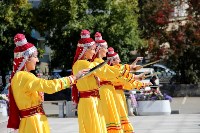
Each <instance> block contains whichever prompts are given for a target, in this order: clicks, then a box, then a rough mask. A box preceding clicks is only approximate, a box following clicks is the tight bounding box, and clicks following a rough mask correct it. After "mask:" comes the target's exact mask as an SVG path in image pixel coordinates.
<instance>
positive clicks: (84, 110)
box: [72, 60, 123, 133]
mask: <svg viewBox="0 0 200 133" xmlns="http://www.w3.org/2000/svg"><path fill="white" fill-rule="evenodd" d="M97 64H99V63H95V62H89V61H86V60H78V61H76V62H75V63H74V65H73V68H72V70H73V73H74V74H77V72H78V71H79V70H82V69H85V68H93V67H94V66H96V65H97ZM122 70H123V69H122ZM121 73H122V71H119V69H113V70H110V69H109V68H108V65H105V66H103V67H101V68H99V69H98V70H96V71H94V72H93V73H92V74H91V75H89V76H86V77H83V78H82V79H79V80H78V81H77V83H76V86H77V89H78V91H79V92H89V91H93V90H96V89H98V87H99V84H98V82H97V79H96V76H97V77H100V78H104V79H107V80H112V79H114V78H116V77H117V76H119V75H120V74H121ZM78 123H79V132H80V133H106V132H107V130H106V127H105V120H104V115H103V113H102V106H101V104H99V99H98V98H97V97H92V96H91V97H88V98H80V99H79V103H78Z"/></svg>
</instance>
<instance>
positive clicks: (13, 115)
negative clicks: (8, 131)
mask: <svg viewBox="0 0 200 133" xmlns="http://www.w3.org/2000/svg"><path fill="white" fill-rule="evenodd" d="M14 42H15V44H16V48H15V49H14V61H13V72H12V75H11V85H10V87H9V120H8V125H7V127H8V128H14V129H19V133H49V132H50V129H49V125H48V121H47V117H46V116H45V112H44V110H43V107H42V105H41V103H42V96H41V93H40V92H45V93H48V94H51V93H55V92H57V91H60V90H63V89H65V88H69V86H72V100H73V101H74V102H75V103H76V104H77V105H78V123H79V132H80V133H134V128H133V126H132V124H131V122H130V121H129V119H128V113H127V112H128V111H127V105H126V99H125V95H124V89H126V90H131V89H135V88H136V89H140V88H141V87H145V86H148V85H151V83H150V82H149V83H143V82H141V79H143V78H145V74H140V75H135V74H133V73H132V72H134V71H136V70H138V69H140V68H142V66H140V65H136V63H137V61H138V60H141V57H139V58H137V59H136V60H135V61H134V62H133V63H132V64H130V65H129V64H120V62H121V61H120V58H119V55H118V54H117V53H116V52H115V51H114V49H113V48H112V47H109V48H108V44H107V42H106V41H105V40H103V39H102V35H101V33H99V32H96V34H95V40H93V39H92V38H90V32H89V31H88V30H82V31H81V39H80V40H79V41H78V44H77V49H76V54H75V57H74V62H73V66H72V72H73V75H71V76H68V77H63V78H59V79H53V80H45V79H41V78H38V77H36V76H35V75H34V74H32V73H30V71H31V70H35V66H36V63H37V62H38V61H39V60H38V57H37V54H38V53H37V48H36V47H35V46H34V45H33V44H31V43H29V42H27V40H26V38H25V36H24V35H23V34H17V35H16V36H15V37H14ZM104 57H107V61H108V64H106V65H104V66H102V67H100V68H98V69H96V70H95V71H94V72H93V73H91V74H90V75H87V76H83V77H82V75H84V74H86V73H87V72H88V71H89V70H90V69H91V68H94V67H95V66H97V65H99V64H100V63H102V62H104V60H103V58H104ZM66 132H67V131H66Z"/></svg>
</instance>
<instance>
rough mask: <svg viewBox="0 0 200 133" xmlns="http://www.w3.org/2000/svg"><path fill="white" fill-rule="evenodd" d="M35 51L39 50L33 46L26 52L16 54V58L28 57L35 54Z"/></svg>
mask: <svg viewBox="0 0 200 133" xmlns="http://www.w3.org/2000/svg"><path fill="white" fill-rule="evenodd" d="M35 51H37V48H36V47H35V46H32V47H30V48H28V49H27V50H26V51H23V52H16V53H14V58H22V57H28V56H29V55H31V54H33V53H34V52H35Z"/></svg>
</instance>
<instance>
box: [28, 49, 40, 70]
mask: <svg viewBox="0 0 200 133" xmlns="http://www.w3.org/2000/svg"><path fill="white" fill-rule="evenodd" d="M37 55H38V53H37V52H34V53H33V55H32V56H31V57H30V58H29V59H28V60H27V61H26V69H27V71H28V72H30V71H31V70H35V67H36V63H37V62H39V59H38V57H37Z"/></svg>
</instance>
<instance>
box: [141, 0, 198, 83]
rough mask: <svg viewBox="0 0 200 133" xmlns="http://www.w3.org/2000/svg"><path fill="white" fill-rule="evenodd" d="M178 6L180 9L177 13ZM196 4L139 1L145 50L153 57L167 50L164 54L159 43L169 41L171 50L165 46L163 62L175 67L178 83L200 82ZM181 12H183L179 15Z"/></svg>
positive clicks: (194, 0) (152, 0)
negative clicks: (146, 40)
mask: <svg viewBox="0 0 200 133" xmlns="http://www.w3.org/2000/svg"><path fill="white" fill-rule="evenodd" d="M158 3H159V4H158ZM180 7H181V8H182V10H181V11H182V12H177V9H178V8H180ZM199 7H200V3H199V2H198V1H197V0H188V1H185V2H184V1H183V0H179V1H173V0H161V1H160V2H158V0H150V1H144V0H142V2H141V3H140V9H141V18H140V28H141V29H142V30H143V34H142V35H143V36H142V37H143V38H145V39H148V40H149V47H148V49H147V50H148V51H149V52H150V53H152V54H153V56H152V58H153V57H159V56H161V55H162V56H163V55H164V54H166V51H165V52H164V53H163V49H162V50H161V49H160V46H161V44H163V43H165V42H168V43H169V44H170V49H167V55H165V57H167V60H165V63H166V64H167V65H168V66H169V67H171V68H173V69H174V70H176V72H177V77H176V78H177V80H178V81H179V82H180V83H198V82H200V71H199V68H200V67H199V65H200V63H199V61H198V60H199V59H200V56H199V52H200V30H199V29H200V14H199ZM183 8H184V9H185V10H183ZM184 11H185V14H184V15H183V16H179V14H181V13H183V12H184ZM176 13H177V14H178V15H176ZM170 26H171V28H170Z"/></svg>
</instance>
